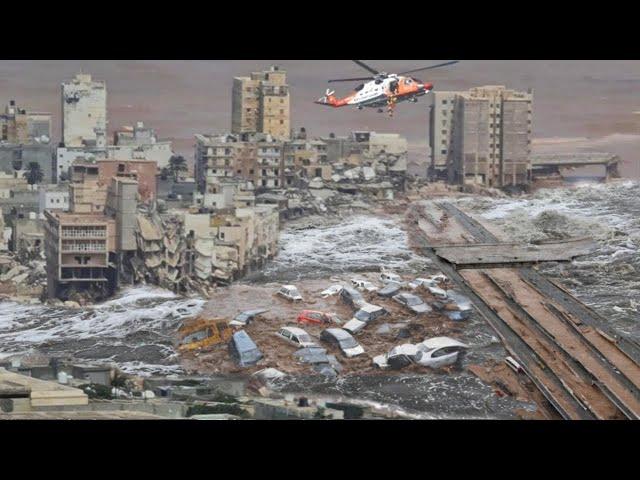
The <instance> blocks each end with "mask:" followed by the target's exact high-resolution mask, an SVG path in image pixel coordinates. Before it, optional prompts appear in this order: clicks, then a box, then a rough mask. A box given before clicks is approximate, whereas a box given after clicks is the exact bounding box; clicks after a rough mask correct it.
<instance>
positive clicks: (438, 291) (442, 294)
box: [427, 287, 447, 300]
mask: <svg viewBox="0 0 640 480" xmlns="http://www.w3.org/2000/svg"><path fill="white" fill-rule="evenodd" d="M427 290H429V293H431V295H433V296H434V297H436V298H439V299H441V300H444V299H445V298H447V291H446V290H443V289H442V288H440V287H427Z"/></svg>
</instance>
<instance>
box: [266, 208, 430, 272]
mask: <svg viewBox="0 0 640 480" xmlns="http://www.w3.org/2000/svg"><path fill="white" fill-rule="evenodd" d="M399 223H400V222H399V221H398V220H393V219H384V218H380V217H376V216H371V215H356V216H353V217H350V218H347V219H344V220H343V221H341V222H340V223H334V224H330V225H319V226H317V227H315V228H311V229H305V230H295V229H292V228H288V229H285V230H284V231H283V232H282V233H281V234H280V240H279V245H280V248H279V251H278V255H277V256H276V258H275V259H274V261H273V262H272V263H271V264H269V265H268V266H267V269H266V270H267V272H268V273H271V274H275V275H278V274H281V273H283V272H285V271H288V272H297V273H298V274H307V273H309V274H316V275H330V274H332V273H336V272H343V271H347V270H368V269H370V270H377V269H378V268H379V267H380V265H385V266H386V267H387V268H390V269H394V270H400V271H402V270H406V268H407V264H408V263H409V262H411V261H424V259H423V258H422V257H419V256H417V255H416V254H415V253H414V252H413V251H412V250H411V249H410V248H409V245H408V243H407V234H406V232H405V231H404V230H403V229H402V228H400V226H399Z"/></svg>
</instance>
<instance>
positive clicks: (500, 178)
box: [429, 86, 533, 187]
mask: <svg viewBox="0 0 640 480" xmlns="http://www.w3.org/2000/svg"><path fill="white" fill-rule="evenodd" d="M532 103H533V93H532V92H531V91H529V92H526V93H525V92H516V91H514V90H507V89H506V88H505V87H504V86H486V87H478V88H473V89H471V90H469V91H468V92H436V93H435V94H434V95H433V103H432V105H431V107H430V108H431V112H430V123H429V129H430V133H429V144H430V147H431V162H430V174H431V177H432V178H434V177H443V176H444V172H445V171H446V177H447V178H448V181H449V182H450V183H454V184H464V183H477V184H482V185H486V186H489V187H506V186H509V185H522V184H527V183H528V182H529V180H530V171H531V168H530V162H529V154H530V151H531V124H532V118H533V114H532Z"/></svg>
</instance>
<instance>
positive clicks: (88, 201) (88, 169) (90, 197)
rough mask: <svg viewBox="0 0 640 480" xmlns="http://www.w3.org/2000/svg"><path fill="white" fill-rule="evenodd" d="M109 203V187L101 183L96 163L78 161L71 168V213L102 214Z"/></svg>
mask: <svg viewBox="0 0 640 480" xmlns="http://www.w3.org/2000/svg"><path fill="white" fill-rule="evenodd" d="M106 202H107V185H106V184H104V183H103V182H101V181H100V172H99V169H98V165H97V164H96V163H95V162H80V161H76V162H74V164H73V165H72V167H71V183H69V211H70V212H73V213H93V214H102V213H103V212H104V207H105V204H106Z"/></svg>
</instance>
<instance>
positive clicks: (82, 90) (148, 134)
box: [54, 74, 173, 181]
mask: <svg viewBox="0 0 640 480" xmlns="http://www.w3.org/2000/svg"><path fill="white" fill-rule="evenodd" d="M61 104H62V142H61V143H60V144H59V145H58V147H57V148H56V151H55V154H54V160H55V162H54V163H55V173H54V177H55V178H54V181H57V180H63V181H66V180H68V175H69V168H70V167H71V165H72V164H73V162H74V161H75V160H78V159H84V160H106V159H110V160H150V161H155V162H156V163H157V165H158V168H164V167H166V166H167V165H168V164H169V159H170V158H171V156H172V155H173V147H172V143H171V141H170V140H161V139H159V138H158V137H157V135H156V132H155V130H153V129H152V128H150V127H147V126H145V125H144V123H143V122H136V124H135V125H134V126H124V127H121V128H120V129H118V130H116V131H115V132H114V135H113V144H112V145H110V144H109V143H108V141H107V125H108V121H107V87H106V84H105V82H103V81H97V80H94V79H93V78H92V77H91V75H89V74H77V75H76V76H75V77H74V78H73V79H71V80H70V81H68V82H64V83H63V84H62V98H61Z"/></svg>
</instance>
